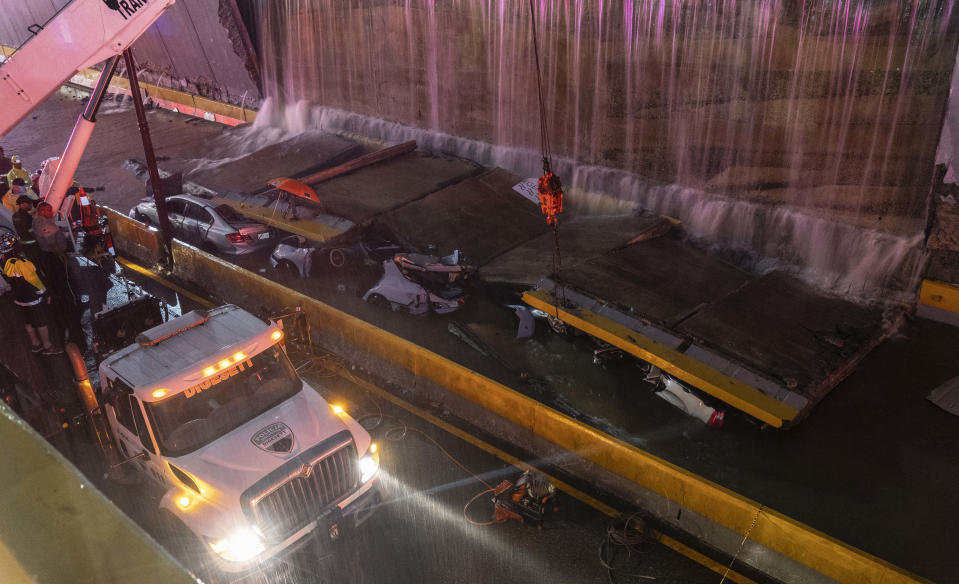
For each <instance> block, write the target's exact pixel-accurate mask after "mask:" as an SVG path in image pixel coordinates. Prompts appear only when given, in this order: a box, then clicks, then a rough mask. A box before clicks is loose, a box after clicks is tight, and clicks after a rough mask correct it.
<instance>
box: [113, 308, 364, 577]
mask: <svg viewBox="0 0 959 584" xmlns="http://www.w3.org/2000/svg"><path fill="white" fill-rule="evenodd" d="M157 316H159V313H158V312H157ZM134 332H135V331H134ZM283 334H284V333H283V330H282V327H281V326H280V325H279V324H277V323H275V322H271V323H270V324H266V323H264V322H263V321H262V320H260V319H259V318H257V317H255V316H253V315H252V314H250V313H248V312H246V311H244V310H242V309H240V308H238V307H236V306H233V305H226V306H222V307H220V308H216V309H213V310H210V311H201V310H195V311H192V312H189V313H186V314H184V315H182V316H180V317H177V318H174V319H171V320H170V321H168V322H166V323H163V324H160V325H158V326H155V327H153V328H150V329H149V330H147V331H146V332H143V333H140V334H138V335H136V337H135V341H134V342H133V343H132V344H129V345H127V346H126V347H123V348H121V349H119V350H117V351H115V352H113V353H112V354H110V355H109V356H107V357H106V358H105V359H103V360H102V361H101V363H100V366H99V374H100V387H101V393H102V395H103V402H104V407H103V409H104V413H105V415H106V419H107V422H108V425H109V428H110V430H111V432H112V434H113V436H114V440H115V442H116V445H117V448H118V450H119V454H120V456H121V457H123V458H125V459H126V460H125V461H124V463H125V464H123V466H124V467H126V468H129V467H131V466H134V467H136V468H137V469H138V470H139V471H140V472H141V473H142V475H145V476H146V477H148V478H149V480H150V481H151V482H153V483H154V484H155V485H156V486H158V487H160V489H161V492H162V493H163V494H162V497H161V499H160V503H159V506H160V510H159V513H160V516H161V519H162V524H163V525H164V527H165V530H164V531H165V533H164V539H167V538H169V541H166V542H164V543H165V544H167V547H169V548H170V551H171V553H173V555H174V556H176V557H178V559H180V560H181V561H183V562H184V563H185V564H186V565H187V566H188V567H190V568H192V569H194V570H196V571H197V574H198V575H199V576H200V577H201V578H202V579H204V580H205V581H210V580H211V579H212V580H216V579H217V578H218V575H219V576H222V575H223V574H224V573H227V574H229V573H233V574H236V573H240V572H246V571H250V570H254V569H259V568H262V567H265V566H269V565H270V562H271V560H273V559H279V558H282V557H283V556H284V555H285V552H287V551H290V550H292V549H295V548H296V547H297V544H298V543H299V542H303V541H306V538H308V537H310V536H314V537H318V538H321V541H329V540H334V539H337V538H338V537H339V536H340V532H341V530H343V529H346V530H348V529H351V528H352V527H355V526H357V525H359V524H360V523H361V522H362V521H364V520H365V519H366V518H368V517H369V515H370V514H371V513H372V508H373V507H374V506H375V505H376V503H378V502H379V497H380V493H379V488H378V487H377V476H378V470H379V454H378V453H377V448H376V445H375V444H374V443H373V442H372V440H371V438H370V435H369V433H368V432H367V431H366V430H365V429H364V428H363V427H362V426H361V425H360V424H359V423H357V422H356V421H355V420H354V419H353V418H351V417H350V416H349V415H348V414H347V413H346V412H344V411H343V410H342V409H341V408H340V407H333V406H331V405H330V404H329V403H327V402H326V401H325V400H324V399H323V398H322V397H321V396H320V395H319V394H318V393H317V392H316V391H315V390H314V389H313V388H312V387H310V386H309V385H308V384H307V383H306V382H304V381H303V380H302V379H300V377H299V376H298V375H297V373H296V371H295V369H294V368H293V365H292V364H291V363H290V360H289V358H288V357H287V355H286V351H285V349H284V345H283Z"/></svg>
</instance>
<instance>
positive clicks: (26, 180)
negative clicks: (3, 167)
mask: <svg viewBox="0 0 959 584" xmlns="http://www.w3.org/2000/svg"><path fill="white" fill-rule="evenodd" d="M10 162H11V163H12V164H13V168H11V169H10V171H9V172H8V173H7V182H8V183H10V184H13V179H15V178H19V179H23V184H24V185H28V186H29V185H32V184H33V181H31V180H30V173H29V172H27V171H26V169H24V168H23V161H22V160H21V159H20V156H19V155H18V154H14V155H13V156H11V157H10Z"/></svg>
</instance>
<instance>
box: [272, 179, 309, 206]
mask: <svg viewBox="0 0 959 584" xmlns="http://www.w3.org/2000/svg"><path fill="white" fill-rule="evenodd" d="M269 184H271V185H273V186H275V187H276V188H278V189H280V190H281V191H284V192H287V193H290V194H291V195H296V196H297V197H303V198H304V199H309V200H311V201H313V202H314V203H319V202H320V198H319V197H317V196H316V191H314V190H313V189H312V188H310V185H308V184H306V183H303V182H300V181H298V180H296V179H292V178H286V177H280V178H275V179H273V180H271V181H270V182H269Z"/></svg>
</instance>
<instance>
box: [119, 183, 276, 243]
mask: <svg viewBox="0 0 959 584" xmlns="http://www.w3.org/2000/svg"><path fill="white" fill-rule="evenodd" d="M166 204H167V212H168V215H169V217H170V227H171V228H172V229H173V236H174V237H176V238H177V239H179V240H180V241H184V242H186V243H189V244H190V245H193V246H196V247H198V248H200V249H202V250H204V251H207V252H210V253H214V254H224V255H244V254H248V253H253V252H255V251H258V250H261V249H264V248H268V247H270V246H272V245H273V240H274V237H273V232H272V230H271V229H270V228H269V227H267V226H266V225H263V224H262V223H257V222H256V221H253V220H251V219H248V218H247V217H244V216H243V215H240V214H239V213H237V212H236V211H235V210H234V209H233V207H230V206H229V205H226V204H219V205H216V204H213V203H212V202H211V201H209V200H207V199H203V198H200V197H195V196H193V195H173V196H172V197H167V199H166ZM130 217H133V218H134V219H136V220H137V221H140V222H142V223H145V224H146V225H149V226H154V227H156V226H159V219H158V215H157V208H156V203H154V202H153V198H152V197H147V198H144V199H142V200H141V201H140V203H139V204H137V206H136V207H134V208H133V209H130Z"/></svg>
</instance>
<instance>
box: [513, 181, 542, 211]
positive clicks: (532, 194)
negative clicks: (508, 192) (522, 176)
mask: <svg viewBox="0 0 959 584" xmlns="http://www.w3.org/2000/svg"><path fill="white" fill-rule="evenodd" d="M513 190H514V191H516V192H517V193H519V194H521V195H523V196H524V197H526V198H527V199H529V200H530V201H531V202H532V203H533V204H534V205H536V206H537V207H538V206H539V185H538V179H535V178H528V179H526V180H524V181H523V182H519V183H516V184H515V185H513Z"/></svg>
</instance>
